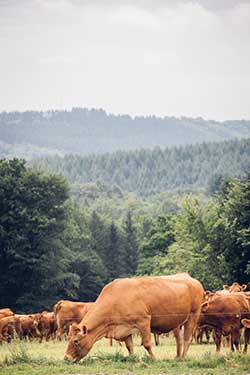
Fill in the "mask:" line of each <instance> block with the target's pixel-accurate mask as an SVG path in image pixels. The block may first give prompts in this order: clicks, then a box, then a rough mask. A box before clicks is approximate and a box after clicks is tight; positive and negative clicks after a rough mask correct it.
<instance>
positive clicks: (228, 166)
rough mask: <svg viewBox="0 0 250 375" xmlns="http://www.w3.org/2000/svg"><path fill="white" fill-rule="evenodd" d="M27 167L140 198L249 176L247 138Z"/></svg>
mask: <svg viewBox="0 0 250 375" xmlns="http://www.w3.org/2000/svg"><path fill="white" fill-rule="evenodd" d="M32 165H33V166H35V167H38V168H42V169H44V170H51V171H55V172H59V173H61V174H63V175H64V176H66V177H67V178H68V179H69V181H70V182H71V183H83V182H104V183H108V184H109V185H110V186H112V185H118V187H120V188H121V189H123V190H126V191H132V192H135V193H137V194H140V195H142V196H149V195H153V194H156V193H159V192H162V191H167V190H173V189H176V188H178V189H185V188H189V187H207V186H208V185H210V186H212V185H213V183H216V180H218V179H220V177H221V176H225V177H241V176H243V175H244V174H245V173H246V172H247V171H250V138H249V139H242V140H231V141H224V142H210V143H202V144H197V145H189V146H178V147H176V146H175V147H169V148H165V149H160V148H159V147H157V148H155V149H153V150H145V149H141V150H137V151H127V152H124V151H118V152H115V153H112V154H109V153H107V154H104V155H92V156H91V155H90V156H85V157H83V156H80V155H65V156H64V157H59V156H54V157H46V158H40V159H37V160H35V161H33V162H32Z"/></svg>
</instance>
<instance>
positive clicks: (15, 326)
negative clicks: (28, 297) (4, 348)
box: [0, 315, 22, 342]
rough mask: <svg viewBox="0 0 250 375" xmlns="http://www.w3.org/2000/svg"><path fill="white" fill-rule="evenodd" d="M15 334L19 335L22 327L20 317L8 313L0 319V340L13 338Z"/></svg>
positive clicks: (8, 340)
mask: <svg viewBox="0 0 250 375" xmlns="http://www.w3.org/2000/svg"><path fill="white" fill-rule="evenodd" d="M15 334H17V335H18V336H19V337H21V334H22V329H21V323H20V319H19V318H18V317H16V316H15V315H10V316H7V317H5V318H2V319H1V320H0V342H1V341H7V342H10V341H11V340H13V338H14V336H15Z"/></svg>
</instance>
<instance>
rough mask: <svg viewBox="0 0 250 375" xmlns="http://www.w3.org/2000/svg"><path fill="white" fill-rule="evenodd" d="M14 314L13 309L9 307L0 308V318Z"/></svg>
mask: <svg viewBox="0 0 250 375" xmlns="http://www.w3.org/2000/svg"><path fill="white" fill-rule="evenodd" d="M11 315H14V313H13V311H12V310H11V309H9V308H5V309H0V319H2V318H6V317H7V316H11Z"/></svg>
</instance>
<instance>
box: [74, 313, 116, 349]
mask: <svg viewBox="0 0 250 375" xmlns="http://www.w3.org/2000/svg"><path fill="white" fill-rule="evenodd" d="M108 310H109V311H108ZM110 324H112V321H111V318H110V309H106V308H105V307H100V308H97V309H94V310H91V311H90V312H89V313H87V314H86V316H85V317H84V319H83V320H82V321H81V323H80V324H79V326H84V325H86V327H87V330H88V335H89V336H91V337H92V339H93V341H94V342H96V341H98V340H100V339H101V338H103V337H107V335H108V331H109V327H110Z"/></svg>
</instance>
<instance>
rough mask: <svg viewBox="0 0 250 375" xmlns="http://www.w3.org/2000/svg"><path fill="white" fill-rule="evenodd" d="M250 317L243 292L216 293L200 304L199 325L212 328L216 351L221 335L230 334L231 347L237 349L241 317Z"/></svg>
mask: <svg viewBox="0 0 250 375" xmlns="http://www.w3.org/2000/svg"><path fill="white" fill-rule="evenodd" d="M247 317H250V305H249V300H248V298H247V297H246V296H245V294H244V293H240V292H238V293H230V294H224V295H217V296H215V297H214V298H211V299H210V300H209V301H206V302H204V303H203V304H202V312H201V316H200V319H199V322H198V325H199V326H203V325H206V326H209V327H211V328H214V338H215V344H216V351H217V352H219V351H220V347H221V335H224V336H228V335H231V349H232V350H233V351H234V347H235V348H236V350H239V340H240V329H241V328H242V324H241V318H247Z"/></svg>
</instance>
